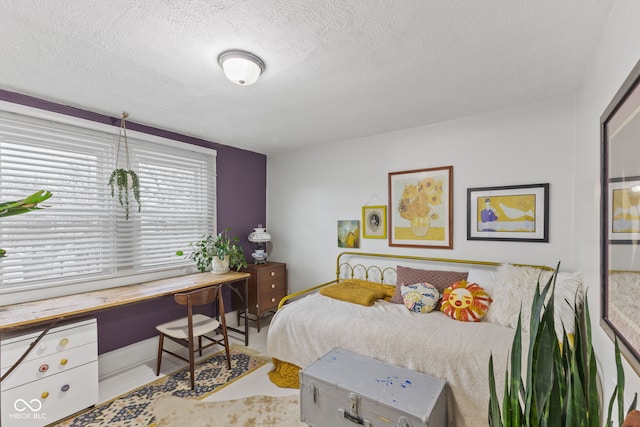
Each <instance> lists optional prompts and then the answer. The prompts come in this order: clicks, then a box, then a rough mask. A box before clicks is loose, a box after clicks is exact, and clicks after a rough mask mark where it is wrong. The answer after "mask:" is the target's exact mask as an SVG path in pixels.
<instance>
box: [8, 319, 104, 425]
mask: <svg viewBox="0 0 640 427" xmlns="http://www.w3.org/2000/svg"><path fill="white" fill-rule="evenodd" d="M42 330H43V329H40V331H33V332H28V333H24V334H21V335H12V336H11V337H9V338H6V339H3V340H2V342H0V362H1V367H0V368H1V369H0V373H1V374H2V375H4V374H5V373H6V372H7V371H8V370H9V369H10V368H11V366H12V365H13V364H14V363H15V362H16V361H17V360H19V358H20V357H21V356H22V355H23V354H24V352H25V351H26V350H27V349H28V348H29V346H30V345H31V343H33V342H34V341H35V340H36V339H37V338H38V336H40V334H41V332H42ZM97 338H98V331H97V323H96V320H95V319H88V320H83V321H78V322H74V323H67V324H64V325H62V326H57V327H55V328H52V329H51V330H50V331H48V332H47V334H46V335H44V336H43V337H42V338H41V339H40V341H39V342H38V343H37V344H36V345H35V347H34V348H33V349H32V350H31V352H30V353H29V355H28V356H27V357H26V358H25V359H24V360H23V361H22V362H20V364H19V365H17V366H16V368H15V369H14V370H13V371H12V372H11V373H9V375H8V376H7V377H6V378H5V379H4V380H3V381H2V383H1V388H0V390H1V393H2V399H1V401H2V404H1V409H2V418H1V422H0V424H1V425H2V426H14V425H15V426H20V427H22V426H25V427H39V426H44V425H46V424H50V423H52V422H54V421H57V420H59V419H61V418H64V417H66V416H68V415H71V414H73V413H75V412H78V411H80V410H82V409H85V408H87V407H89V406H92V405H95V404H97V403H98V339H97Z"/></svg>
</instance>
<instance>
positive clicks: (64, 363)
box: [60, 359, 69, 366]
mask: <svg viewBox="0 0 640 427" xmlns="http://www.w3.org/2000/svg"><path fill="white" fill-rule="evenodd" d="M67 363H69V361H68V360H67V359H62V360H61V361H60V364H61V365H62V366H64V365H66V364H67Z"/></svg>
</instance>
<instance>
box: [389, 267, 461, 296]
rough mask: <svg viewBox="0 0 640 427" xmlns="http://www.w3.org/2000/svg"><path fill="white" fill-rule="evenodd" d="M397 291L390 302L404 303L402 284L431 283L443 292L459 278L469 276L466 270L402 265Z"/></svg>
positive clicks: (398, 274) (397, 275)
mask: <svg viewBox="0 0 640 427" xmlns="http://www.w3.org/2000/svg"><path fill="white" fill-rule="evenodd" d="M396 273H397V274H396V293H395V294H394V295H393V298H391V301H390V302H393V303H395V304H404V300H403V299H402V289H401V286H402V285H413V284H415V283H429V284H431V285H433V286H435V288H436V289H437V290H438V292H440V294H442V291H444V289H445V288H446V287H447V286H449V285H451V284H452V283H455V282H457V281H459V280H462V279H465V280H466V278H467V273H466V272H460V271H439V270H420V269H417V268H409V267H403V266H401V265H399V266H397V268H396Z"/></svg>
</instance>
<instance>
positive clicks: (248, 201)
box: [0, 89, 267, 354]
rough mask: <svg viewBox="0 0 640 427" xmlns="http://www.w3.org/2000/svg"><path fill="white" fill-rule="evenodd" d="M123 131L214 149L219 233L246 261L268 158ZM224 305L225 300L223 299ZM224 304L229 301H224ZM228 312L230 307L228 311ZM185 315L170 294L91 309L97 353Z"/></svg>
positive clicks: (262, 210)
mask: <svg viewBox="0 0 640 427" xmlns="http://www.w3.org/2000/svg"><path fill="white" fill-rule="evenodd" d="M0 100H3V101H8V102H12V103H15V104H21V105H26V106H29V107H35V108H39V109H42V110H47V111H52V112H55V113H61V114H66V115H68V116H73V117H78V118H82V119H86V120H91V121H94V122H99V123H104V124H109V125H113V126H120V119H119V118H116V117H109V116H105V115H103V114H98V113H95V112H92V111H87V110H83V109H79V108H75V107H70V106H67V105H62V104H58V103H54V102H51V101H46V100H43V99H39V98H35V97H32V96H28V95H24V94H20V93H16V92H9V91H6V90H2V89H0ZM127 129H130V130H135V131H139V132H144V133H147V134H150V135H156V136H160V137H164V138H169V139H173V140H176V141H182V142H186V143H189V144H194V145H199V146H201V147H208V148H213V149H215V150H216V151H217V153H218V156H217V196H218V197H217V203H218V220H217V226H218V231H222V230H223V229H225V228H231V235H232V236H237V237H238V238H239V239H240V242H241V244H242V246H243V248H244V253H245V257H246V258H247V260H248V261H251V252H253V247H252V246H251V244H250V243H249V242H248V241H247V236H248V235H249V233H250V232H251V231H253V228H254V227H257V226H258V224H264V225H265V226H267V224H266V192H267V185H266V180H267V157H266V156H265V155H264V154H259V153H255V152H252V151H247V150H242V149H239V148H235V147H230V146H227V145H223V144H218V143H216V142H212V141H207V140H204V139H199V138H195V137H191V136H187V135H182V134H179V133H175V132H171V131H167V130H163V129H158V128H155V127H151V126H146V125H142V124H137V123H135V122H130V121H127ZM225 301H226V302H225V306H226V307H227V306H229V304H230V298H225ZM227 303H229V304H227ZM228 310H229V309H228ZM182 315H184V308H183V307H181V306H178V305H177V304H175V303H174V302H173V298H172V297H164V298H159V299H157V300H153V301H148V302H143V303H138V304H132V305H129V306H124V307H120V308H114V309H110V310H105V311H102V312H98V313H96V317H97V319H98V353H100V354H102V353H106V352H108V351H111V350H115V349H117V348H120V347H124V346H126V345H129V344H133V343H135V342H137V341H141V340H144V339H147V338H151V337H154V336H156V335H157V332H156V330H155V325H157V324H160V323H162V322H164V321H167V320H171V319H174V318H176V317H179V316H182Z"/></svg>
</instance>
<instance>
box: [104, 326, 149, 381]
mask: <svg viewBox="0 0 640 427" xmlns="http://www.w3.org/2000/svg"><path fill="white" fill-rule="evenodd" d="M157 355H158V337H153V338H149V339H146V340H144V341H138V342H136V343H133V344H130V345H128V346H126V347H121V348H118V349H116V350H113V351H110V352H108V353H103V354H101V355H100V356H98V378H99V379H100V380H102V379H103V378H107V377H110V376H112V375H116V374H119V373H121V372H123V371H126V370H128V369H132V368H134V367H136V366H140V365H144V364H145V363H147V362H149V361H151V360H155V358H156V357H157Z"/></svg>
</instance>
